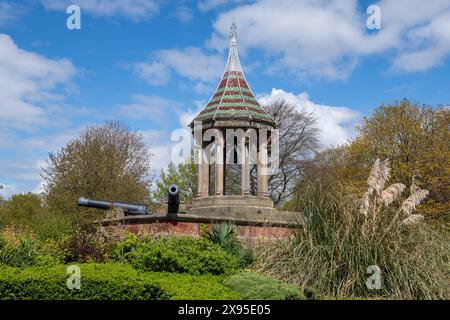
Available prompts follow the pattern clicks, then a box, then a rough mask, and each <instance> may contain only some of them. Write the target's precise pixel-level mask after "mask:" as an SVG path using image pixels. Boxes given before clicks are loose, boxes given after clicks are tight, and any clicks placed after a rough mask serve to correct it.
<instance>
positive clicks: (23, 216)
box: [0, 193, 72, 239]
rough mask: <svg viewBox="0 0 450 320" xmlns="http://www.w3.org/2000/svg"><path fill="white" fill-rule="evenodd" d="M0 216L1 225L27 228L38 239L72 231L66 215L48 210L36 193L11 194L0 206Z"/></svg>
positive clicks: (56, 236) (55, 237) (55, 236)
mask: <svg viewBox="0 0 450 320" xmlns="http://www.w3.org/2000/svg"><path fill="white" fill-rule="evenodd" d="M0 216H1V220H2V221H1V222H2V225H3V226H6V225H9V226H13V227H20V228H25V229H28V230H30V232H32V233H34V234H35V235H36V236H37V237H38V238H39V239H47V238H53V239H57V238H60V237H61V236H63V235H65V234H68V233H70V232H71V231H72V224H71V222H70V220H69V219H68V217H66V216H61V215H57V214H54V213H52V212H50V210H49V208H48V207H47V206H46V205H45V204H44V203H43V201H42V197H41V196H40V195H38V194H33V193H27V194H18V195H14V196H12V198H11V200H9V201H7V202H5V203H4V204H3V205H1V206H0Z"/></svg>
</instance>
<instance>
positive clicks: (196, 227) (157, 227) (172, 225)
mask: <svg viewBox="0 0 450 320" xmlns="http://www.w3.org/2000/svg"><path fill="white" fill-rule="evenodd" d="M200 225H201V224H200V223H195V222H155V223H146V224H129V225H125V226H124V227H125V228H126V229H127V230H128V231H130V232H133V233H135V234H138V235H143V234H161V235H189V236H194V237H198V236H199V235H200ZM209 227H210V226H209ZM237 228H238V232H239V237H240V238H241V240H242V241H243V242H245V243H246V244H247V245H248V246H252V245H253V244H255V242H256V241H257V240H258V239H274V238H275V239H280V238H288V237H289V236H291V235H292V233H293V231H292V230H291V229H289V228H284V227H261V226H242V225H239V226H237Z"/></svg>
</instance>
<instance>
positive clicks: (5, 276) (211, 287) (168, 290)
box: [0, 263, 239, 300]
mask: <svg viewBox="0 0 450 320" xmlns="http://www.w3.org/2000/svg"><path fill="white" fill-rule="evenodd" d="M79 267H80V270H81V274H80V276H81V287H80V289H79V290H78V289H72V290H71V289H69V288H68V287H67V279H68V277H69V275H68V274H67V273H66V266H63V265H57V266H53V267H51V268H48V267H46V268H43V267H29V268H20V269H19V268H11V267H5V266H0V299H45V300H67V299H70V300H72V299H74V300H78V299H93V300H106V299H108V300H155V299H156V300H167V299H237V298H238V297H239V295H238V294H237V293H236V292H234V291H233V290H231V289H229V288H228V287H226V286H224V285H222V284H221V280H222V277H220V276H209V275H208V276H191V275H186V274H169V273H147V272H144V273H139V272H138V271H136V270H134V269H133V268H132V267H130V266H128V265H124V264H93V263H92V264H80V265H79Z"/></svg>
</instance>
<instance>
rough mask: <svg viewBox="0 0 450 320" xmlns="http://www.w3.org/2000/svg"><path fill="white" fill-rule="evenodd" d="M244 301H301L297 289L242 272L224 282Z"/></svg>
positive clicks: (299, 292)
mask: <svg viewBox="0 0 450 320" xmlns="http://www.w3.org/2000/svg"><path fill="white" fill-rule="evenodd" d="M223 283H224V284H225V285H227V286H229V287H231V288H233V289H234V290H236V291H237V292H239V294H240V295H241V298H242V299H244V300H303V299H304V296H303V294H302V293H301V291H300V290H299V289H298V287H296V286H294V285H292V284H287V283H284V282H281V281H279V280H276V279H274V278H270V277H267V276H263V275H261V274H258V273H255V272H243V273H238V274H235V275H232V276H230V277H228V278H227V279H225V280H224V282H223Z"/></svg>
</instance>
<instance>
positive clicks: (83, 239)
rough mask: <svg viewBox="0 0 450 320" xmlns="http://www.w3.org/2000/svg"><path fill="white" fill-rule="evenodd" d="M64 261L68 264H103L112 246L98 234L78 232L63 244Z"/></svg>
mask: <svg viewBox="0 0 450 320" xmlns="http://www.w3.org/2000/svg"><path fill="white" fill-rule="evenodd" d="M61 247H62V250H63V252H64V261H65V262H66V263H68V262H103V261H105V259H106V257H107V255H108V253H109V250H110V245H109V244H108V243H106V242H105V241H104V239H103V238H102V237H99V236H98V235H97V234H96V233H93V232H92V231H87V230H78V231H76V232H75V233H73V234H72V235H71V236H70V237H69V238H67V239H65V240H64V242H63V244H62V246H61Z"/></svg>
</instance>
